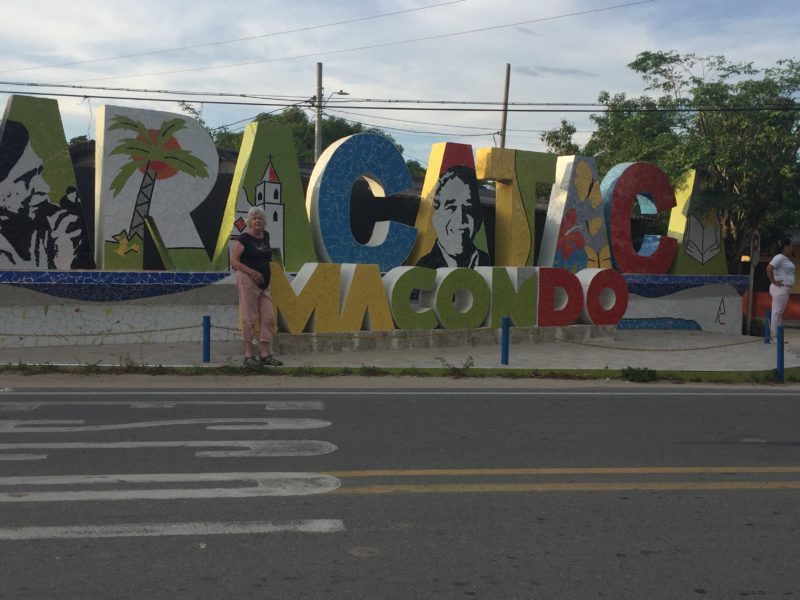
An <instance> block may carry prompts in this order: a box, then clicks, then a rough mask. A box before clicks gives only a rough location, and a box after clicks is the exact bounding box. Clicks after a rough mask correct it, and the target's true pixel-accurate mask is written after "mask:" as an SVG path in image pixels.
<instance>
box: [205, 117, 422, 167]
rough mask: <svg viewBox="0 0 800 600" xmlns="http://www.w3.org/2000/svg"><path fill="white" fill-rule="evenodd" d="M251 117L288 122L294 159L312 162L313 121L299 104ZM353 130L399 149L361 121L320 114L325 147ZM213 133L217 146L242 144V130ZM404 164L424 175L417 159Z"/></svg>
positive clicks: (386, 134) (223, 129) (232, 146)
mask: <svg viewBox="0 0 800 600" xmlns="http://www.w3.org/2000/svg"><path fill="white" fill-rule="evenodd" d="M253 120H254V121H257V122H259V123H278V124H282V125H287V126H289V128H290V129H291V130H292V135H293V137H294V143H295V147H296V149H297V159H298V160H299V161H300V162H310V163H313V162H314V136H315V134H314V122H313V121H312V120H311V119H310V118H309V117H308V115H307V114H306V112H305V111H304V110H303V109H302V108H300V107H298V106H291V107H289V108H285V109H284V110H283V111H281V112H279V113H261V114H259V115H257V116H256V117H255V118H254V119H253ZM356 133H373V134H376V135H382V136H384V137H387V138H389V139H390V140H391V141H392V142H393V143H394V144H395V145H396V146H397V147H398V149H399V150H400V152H403V147H402V146H401V145H400V144H398V143H397V142H396V141H395V139H394V138H393V137H392V136H391V135H389V134H388V133H386V132H385V131H383V130H381V129H377V128H375V127H365V126H364V125H362V124H361V123H351V122H350V121H346V120H345V119H340V118H339V117H327V118H323V120H322V147H323V148H325V147H327V146H329V145H330V144H332V143H333V142H335V141H336V140H338V139H341V138H343V137H347V136H348V135H354V134H356ZM213 137H214V142H215V144H216V145H217V147H218V148H226V149H229V150H239V148H240V147H241V145H242V137H243V134H242V133H233V132H230V131H228V130H227V129H225V128H222V129H219V130H216V131H215V132H214V133H213ZM406 164H407V165H408V167H409V170H410V171H411V175H412V176H414V177H416V176H419V173H420V171H421V172H422V175H424V170H423V169H422V167H421V165H420V164H419V163H418V162H417V161H407V162H406Z"/></svg>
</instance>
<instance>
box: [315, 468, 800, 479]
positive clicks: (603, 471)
mask: <svg viewBox="0 0 800 600" xmlns="http://www.w3.org/2000/svg"><path fill="white" fill-rule="evenodd" d="M695 473H699V474H714V473H716V474H719V473H725V474H730V475H735V474H737V473H800V466H788V467H565V468H558V467H554V468H551V467H541V468H539V467H534V468H512V469H397V470H391V469H383V470H367V471H326V472H325V473H324V475H330V476H332V477H338V478H339V479H344V478H349V477H467V476H503V475H506V476H508V475H664V474H667V475H671V474H695Z"/></svg>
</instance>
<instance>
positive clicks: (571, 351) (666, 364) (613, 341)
mask: <svg viewBox="0 0 800 600" xmlns="http://www.w3.org/2000/svg"><path fill="white" fill-rule="evenodd" d="M785 336H786V340H787V341H788V344H787V345H785V354H784V365H785V367H786V368H791V367H798V366H800V329H796V328H787V329H786V331H785ZM453 343H454V344H457V343H459V342H458V340H455V341H454V342H453ZM500 353H501V349H500V345H499V344H497V343H482V344H480V345H475V346H454V345H448V343H447V341H446V340H445V341H444V343H443V344H441V345H440V347H437V348H415V349H390V348H385V349H372V350H348V349H346V348H343V349H336V350H327V351H313V352H300V353H296V354H295V353H292V354H290V353H285V354H281V355H279V358H280V359H281V360H282V361H283V363H284V366H286V367H350V368H360V367H381V368H399V369H403V368H409V369H413V368H431V367H435V368H442V367H447V368H449V367H457V368H461V367H466V366H474V367H478V368H495V369H593V370H602V369H624V368H625V367H635V368H649V369H654V370H656V371H660V370H668V371H767V370H770V369H774V368H775V365H776V346H775V344H764V342H763V339H762V338H756V337H746V336H731V335H722V334H716V333H706V332H701V331H676V330H646V331H631V330H625V331H617V330H614V331H613V332H612V334H611V335H606V336H598V337H597V338H596V339H589V340H588V341H560V340H556V339H554V338H552V337H544V336H542V337H540V338H536V339H532V340H526V341H523V342H518V343H514V344H511V346H510V351H509V364H508V365H502V364H501V358H500ZM241 362H242V348H241V344H240V343H239V342H230V341H229V342H212V343H211V360H210V362H209V363H203V360H202V345H201V343H200V342H179V343H178V342H176V343H150V344H127V345H97V346H69V347H67V346H60V347H58V346H56V347H32V348H3V349H0V364H3V365H7V364H26V365H44V364H52V365H74V366H80V365H84V366H85V365H100V366H134V365H135V366H158V365H161V366H211V367H218V366H223V365H229V366H238V365H241Z"/></svg>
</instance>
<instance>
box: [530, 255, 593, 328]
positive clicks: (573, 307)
mask: <svg viewBox="0 0 800 600" xmlns="http://www.w3.org/2000/svg"><path fill="white" fill-rule="evenodd" d="M582 308H583V290H582V289H581V282H580V281H578V278H577V277H575V275H573V274H572V273H570V272H569V271H567V270H565V269H558V268H553V267H547V268H545V267H542V268H540V269H539V319H538V321H537V324H538V325H539V327H555V326H559V325H572V324H573V323H575V321H577V320H578V315H580V314H581V309H582Z"/></svg>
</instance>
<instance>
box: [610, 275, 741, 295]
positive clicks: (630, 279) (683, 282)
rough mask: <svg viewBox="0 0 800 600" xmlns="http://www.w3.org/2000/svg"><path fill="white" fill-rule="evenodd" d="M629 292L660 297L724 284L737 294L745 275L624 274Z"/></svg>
mask: <svg viewBox="0 0 800 600" xmlns="http://www.w3.org/2000/svg"><path fill="white" fill-rule="evenodd" d="M623 277H624V278H625V281H626V282H627V284H628V291H629V292H630V293H631V294H636V295H637V296H642V297H644V298H660V297H661V296H668V295H669V294H674V293H675V292H680V291H682V290H688V289H691V288H697V287H703V286H706V285H716V284H720V283H721V284H724V285H731V286H733V287H734V288H736V291H737V292H739V294H744V293H745V291H746V290H747V286H748V284H749V280H748V278H747V276H746V275H635V274H627V273H626V274H624V275H623Z"/></svg>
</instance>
